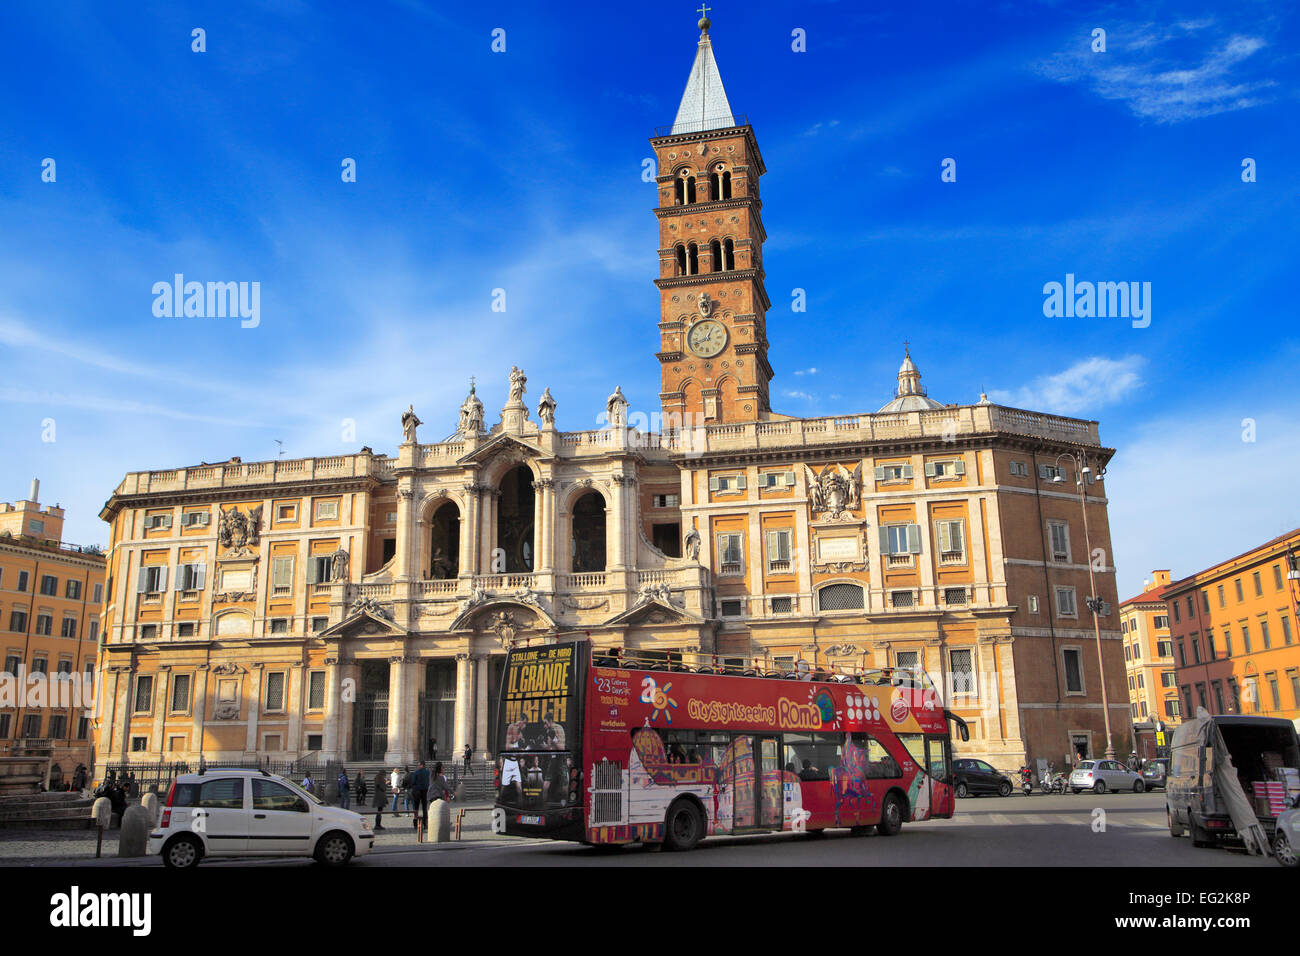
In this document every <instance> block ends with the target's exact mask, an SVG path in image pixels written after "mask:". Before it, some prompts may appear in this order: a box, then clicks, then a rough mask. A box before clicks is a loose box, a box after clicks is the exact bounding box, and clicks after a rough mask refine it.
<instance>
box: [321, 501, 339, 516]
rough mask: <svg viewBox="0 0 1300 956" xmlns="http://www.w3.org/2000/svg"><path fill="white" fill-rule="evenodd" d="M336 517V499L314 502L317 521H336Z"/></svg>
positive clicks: (337, 513)
mask: <svg viewBox="0 0 1300 956" xmlns="http://www.w3.org/2000/svg"><path fill="white" fill-rule="evenodd" d="M338 516H339V503H338V501H337V500H336V499H333V498H331V499H330V500H328V501H318V502H316V520H317V521H337V520H338Z"/></svg>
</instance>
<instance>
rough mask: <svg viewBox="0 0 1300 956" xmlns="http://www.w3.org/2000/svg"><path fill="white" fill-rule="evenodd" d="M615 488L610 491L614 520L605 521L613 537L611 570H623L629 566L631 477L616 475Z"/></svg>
mask: <svg viewBox="0 0 1300 956" xmlns="http://www.w3.org/2000/svg"><path fill="white" fill-rule="evenodd" d="M613 478H614V484H613V489H612V491H611V493H610V498H611V501H610V511H611V512H612V513H613V514H612V517H613V519H614V520H613V521H608V520H607V521H606V522H605V529H606V533H607V534H609V533H610V532H613V533H612V534H609V537H610V539H611V541H610V545H609V546H610V548H611V550H612V552H613V558H614V560H613V561H612V562H610V564H609V569H610V570H611V571H621V570H623V569H624V568H626V567H627V535H626V533H625V532H626V529H627V494H626V491H625V488H624V486H625V484H626V483H627V482H629V481H630V480H631V479H630V478H629V477H628V476H626V475H614V476H613Z"/></svg>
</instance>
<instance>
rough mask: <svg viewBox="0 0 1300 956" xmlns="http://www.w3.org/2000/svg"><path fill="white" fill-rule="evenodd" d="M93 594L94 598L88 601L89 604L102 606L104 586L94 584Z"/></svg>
mask: <svg viewBox="0 0 1300 956" xmlns="http://www.w3.org/2000/svg"><path fill="white" fill-rule="evenodd" d="M94 593H95V596H94V597H93V598H91V599H90V602H91V603H92V604H103V603H104V585H102V584H96V585H95V592H94Z"/></svg>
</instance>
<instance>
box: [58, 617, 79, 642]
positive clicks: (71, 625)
mask: <svg viewBox="0 0 1300 956" xmlns="http://www.w3.org/2000/svg"><path fill="white" fill-rule="evenodd" d="M59 633H60V634H61V635H62V636H63V637H76V636H77V619H76V618H75V617H65V618H64V619H63V626H62V628H61V629H60V631H59Z"/></svg>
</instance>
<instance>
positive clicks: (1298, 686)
mask: <svg viewBox="0 0 1300 956" xmlns="http://www.w3.org/2000/svg"><path fill="white" fill-rule="evenodd" d="M1286 679H1287V680H1288V681H1290V682H1291V704H1292V706H1294V707H1300V670H1296V669H1295V668H1294V667H1293V668H1291V670H1289V671H1287V672H1286ZM3 736H4V734H0V737H3Z"/></svg>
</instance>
